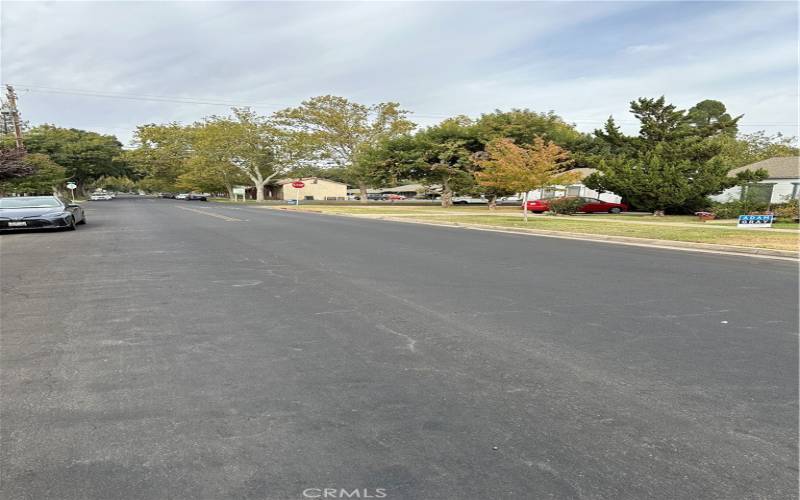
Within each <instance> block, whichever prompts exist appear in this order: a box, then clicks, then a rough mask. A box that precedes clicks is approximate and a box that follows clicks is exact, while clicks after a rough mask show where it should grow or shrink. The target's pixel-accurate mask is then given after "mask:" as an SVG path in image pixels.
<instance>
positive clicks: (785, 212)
mask: <svg viewBox="0 0 800 500" xmlns="http://www.w3.org/2000/svg"><path fill="white" fill-rule="evenodd" d="M772 213H773V214H775V218H776V219H790V220H797V219H798V218H800V200H789V201H787V202H786V203H779V204H777V205H772Z"/></svg>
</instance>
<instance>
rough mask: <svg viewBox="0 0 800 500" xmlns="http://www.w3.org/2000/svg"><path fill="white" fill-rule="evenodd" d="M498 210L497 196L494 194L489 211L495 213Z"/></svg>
mask: <svg viewBox="0 0 800 500" xmlns="http://www.w3.org/2000/svg"><path fill="white" fill-rule="evenodd" d="M496 208H497V195H495V194H493V195H491V196H490V197H489V210H491V211H493V212H494V210H495V209H496Z"/></svg>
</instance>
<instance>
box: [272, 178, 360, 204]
mask: <svg viewBox="0 0 800 500" xmlns="http://www.w3.org/2000/svg"><path fill="white" fill-rule="evenodd" d="M298 180H300V181H303V184H305V186H303V187H302V188H300V189H297V188H294V187H292V182H295V181H298ZM264 191H265V193H264V195H265V197H266V198H267V199H268V200H295V199H297V197H298V195H299V196H300V199H301V200H344V199H346V198H347V184H342V183H341V182H336V181H330V180H328V179H321V178H319V177H303V178H302V179H281V180H279V181H278V182H276V183H275V184H271V185H269V186H265V187H264Z"/></svg>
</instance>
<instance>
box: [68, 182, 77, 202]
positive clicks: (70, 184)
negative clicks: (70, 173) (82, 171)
mask: <svg viewBox="0 0 800 500" xmlns="http://www.w3.org/2000/svg"><path fill="white" fill-rule="evenodd" d="M76 187H78V186H77V185H76V184H75V183H74V182H68V183H67V189H69V192H70V194H71V195H72V203H75V188H76Z"/></svg>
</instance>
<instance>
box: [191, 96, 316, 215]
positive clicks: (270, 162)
mask: <svg viewBox="0 0 800 500" xmlns="http://www.w3.org/2000/svg"><path fill="white" fill-rule="evenodd" d="M204 128H205V129H206V130H205V132H207V139H208V141H209V143H208V144H206V145H204V146H203V147H204V148H207V150H208V151H210V152H213V154H214V157H213V158H214V161H220V162H224V163H225V164H227V165H229V166H232V167H234V168H235V169H237V170H238V171H239V172H241V173H242V174H244V175H245V176H247V178H249V179H250V181H251V183H252V184H253V187H255V189H256V200H258V201H263V200H264V186H266V185H267V184H268V183H269V182H270V181H272V180H273V179H274V178H275V177H277V176H280V175H285V174H286V173H288V172H289V171H291V170H292V169H293V168H295V167H297V166H298V164H299V163H300V162H301V161H302V159H303V153H304V151H303V148H302V145H301V144H300V142H299V141H298V138H297V137H296V136H294V135H292V134H290V133H287V132H286V131H285V130H282V129H280V128H279V127H277V126H276V124H275V123H274V122H272V121H270V120H267V119H266V118H264V117H261V116H258V115H257V114H256V113H255V112H254V111H252V110H250V109H247V108H234V109H233V116H231V117H217V116H213V117H211V118H208V119H207V120H206V121H205V124H204Z"/></svg>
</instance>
